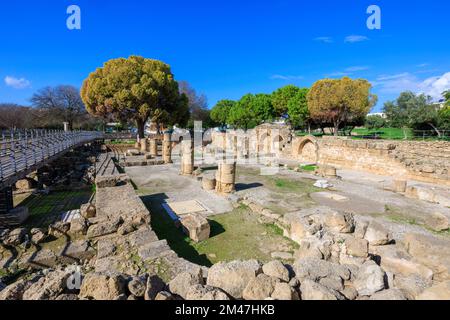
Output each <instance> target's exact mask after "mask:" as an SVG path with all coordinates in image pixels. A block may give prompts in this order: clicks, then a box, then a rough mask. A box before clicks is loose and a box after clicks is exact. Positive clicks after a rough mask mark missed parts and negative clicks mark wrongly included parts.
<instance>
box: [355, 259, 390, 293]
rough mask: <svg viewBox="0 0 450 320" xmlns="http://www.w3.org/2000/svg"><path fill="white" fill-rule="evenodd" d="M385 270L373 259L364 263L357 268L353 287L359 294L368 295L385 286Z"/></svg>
mask: <svg viewBox="0 0 450 320" xmlns="http://www.w3.org/2000/svg"><path fill="white" fill-rule="evenodd" d="M384 276H385V272H384V271H383V270H382V269H381V268H380V267H379V266H378V265H377V264H376V263H375V262H373V261H368V262H366V263H364V264H363V265H362V266H361V268H359V270H358V273H357V274H356V279H355V281H354V287H355V289H356V290H357V291H358V294H359V295H360V296H370V295H373V294H374V293H376V292H378V291H381V290H383V289H384V288H385V283H384Z"/></svg>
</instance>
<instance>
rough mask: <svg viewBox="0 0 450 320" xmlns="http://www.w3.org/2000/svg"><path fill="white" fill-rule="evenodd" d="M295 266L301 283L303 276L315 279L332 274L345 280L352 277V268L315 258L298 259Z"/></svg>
mask: <svg viewBox="0 0 450 320" xmlns="http://www.w3.org/2000/svg"><path fill="white" fill-rule="evenodd" d="M293 268H294V271H295V276H296V277H297V279H299V280H300V283H301V282H302V279H303V278H308V279H311V280H314V281H318V280H320V279H322V278H326V277H330V276H338V277H340V278H342V279H343V280H349V279H350V270H349V268H348V267H347V266H344V265H339V264H337V263H332V262H328V261H325V260H319V259H315V258H304V259H298V260H297V261H296V262H295V263H294V266H293Z"/></svg>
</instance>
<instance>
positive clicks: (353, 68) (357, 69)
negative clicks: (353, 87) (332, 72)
mask: <svg viewBox="0 0 450 320" xmlns="http://www.w3.org/2000/svg"><path fill="white" fill-rule="evenodd" d="M369 69H370V67H368V66H354V67H349V68H347V69H345V71H347V72H358V71H365V70H369Z"/></svg>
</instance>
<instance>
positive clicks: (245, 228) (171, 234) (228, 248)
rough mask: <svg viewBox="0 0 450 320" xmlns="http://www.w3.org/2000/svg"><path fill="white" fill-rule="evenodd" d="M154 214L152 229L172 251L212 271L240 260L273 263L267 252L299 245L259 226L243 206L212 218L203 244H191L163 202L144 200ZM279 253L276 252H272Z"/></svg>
mask: <svg viewBox="0 0 450 320" xmlns="http://www.w3.org/2000/svg"><path fill="white" fill-rule="evenodd" d="M142 199H143V201H144V203H145V204H146V205H147V207H148V208H149V209H150V210H151V212H152V222H151V224H152V228H153V230H154V231H155V232H156V234H157V235H158V237H159V238H160V239H166V240H167V242H168V243H169V245H170V247H171V248H172V249H173V250H174V251H175V252H176V253H177V254H178V255H179V256H180V257H183V258H185V259H187V260H189V261H191V262H194V263H197V264H200V265H204V266H207V267H210V266H211V265H212V264H214V263H217V262H219V261H231V260H237V259H243V260H248V259H258V260H260V261H262V262H265V261H269V260H271V257H270V252H269V250H267V248H270V247H276V246H279V245H280V244H283V245H284V247H289V248H291V249H292V250H294V249H295V243H294V242H292V241H290V240H288V239H286V238H284V237H283V236H282V234H283V233H282V231H281V230H280V229H279V228H278V227H276V226H273V225H264V224H261V223H259V222H258V216H257V215H255V214H253V213H251V212H250V211H249V210H248V208H247V207H245V206H240V207H239V208H237V209H234V210H233V211H232V212H230V213H226V214H221V215H216V216H210V217H208V220H209V224H210V227H211V236H210V238H209V239H208V240H206V241H203V242H201V243H194V242H193V241H191V240H190V239H189V238H188V237H187V236H186V235H185V234H184V233H183V232H182V230H181V229H178V228H176V227H175V224H174V222H173V221H172V220H171V219H170V218H169V217H168V215H167V214H166V213H165V212H164V210H163V208H162V207H161V202H162V200H163V199H160V198H157V197H156V198H155V197H154V196H144V197H142ZM272 251H276V250H272Z"/></svg>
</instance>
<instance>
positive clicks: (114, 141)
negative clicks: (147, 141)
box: [108, 140, 136, 145]
mask: <svg viewBox="0 0 450 320" xmlns="http://www.w3.org/2000/svg"><path fill="white" fill-rule="evenodd" d="M135 143H136V140H112V141H109V142H108V144H114V145H115V144H128V145H134V144H135Z"/></svg>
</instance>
